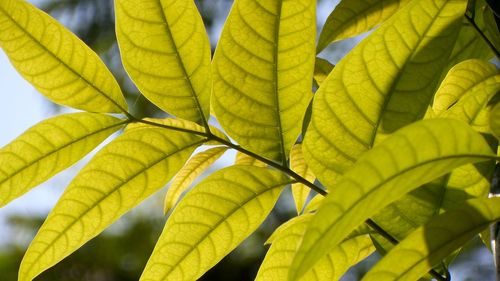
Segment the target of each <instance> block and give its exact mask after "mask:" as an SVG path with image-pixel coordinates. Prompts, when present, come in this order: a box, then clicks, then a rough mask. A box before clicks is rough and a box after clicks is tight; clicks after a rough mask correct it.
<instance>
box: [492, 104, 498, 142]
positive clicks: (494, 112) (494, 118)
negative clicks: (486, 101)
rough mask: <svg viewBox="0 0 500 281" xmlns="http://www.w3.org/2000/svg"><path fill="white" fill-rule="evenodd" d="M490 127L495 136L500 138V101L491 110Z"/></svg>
mask: <svg viewBox="0 0 500 281" xmlns="http://www.w3.org/2000/svg"><path fill="white" fill-rule="evenodd" d="M490 128H491V131H492V132H493V134H494V135H495V137H496V138H497V139H498V140H500V103H497V105H495V107H494V108H493V110H491V115H490Z"/></svg>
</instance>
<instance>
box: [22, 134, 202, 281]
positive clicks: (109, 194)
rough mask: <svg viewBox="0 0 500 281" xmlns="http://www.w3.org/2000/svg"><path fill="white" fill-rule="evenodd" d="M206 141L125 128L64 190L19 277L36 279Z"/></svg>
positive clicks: (162, 182)
mask: <svg viewBox="0 0 500 281" xmlns="http://www.w3.org/2000/svg"><path fill="white" fill-rule="evenodd" d="M202 143H203V139H202V138H200V137H197V136H194V135H191V134H186V133H181V132H174V131H171V130H166V129H164V128H157V127H139V128H132V129H129V130H126V131H125V133H124V134H123V135H121V136H120V137H118V138H117V139H115V140H114V141H113V142H111V143H110V144H108V145H107V146H105V147H104V148H103V149H102V150H101V151H99V152H98V153H97V154H96V155H95V157H94V158H93V159H92V160H91V161H90V162H89V163H88V164H87V166H85V167H84V168H83V169H82V170H81V171H80V173H79V174H78V175H77V176H76V178H75V179H74V180H73V181H72V182H71V183H70V185H69V186H68V188H67V189H66V190H65V192H64V194H63V195H62V197H61V198H60V199H59V201H58V203H57V205H56V206H55V207H54V208H53V209H52V211H51V212H50V214H49V216H48V217H47V219H46V220H45V222H44V224H43V225H42V227H41V228H40V230H39V231H38V233H37V235H36V237H35V238H34V240H33V241H32V242H31V245H30V246H29V248H28V250H27V252H26V254H25V256H24V258H23V261H22V263H21V268H20V271H19V280H20V281H28V280H32V279H33V278H34V277H36V276H37V275H38V274H40V273H41V272H43V271H44V270H46V269H48V268H49V267H51V266H53V265H54V264H56V263H57V262H59V261H60V260H62V259H63V258H65V257H66V256H68V255H69V254H71V253H72V252H74V251H75V250H77V249H78V248H80V247H81V246H82V245H83V244H84V243H85V242H87V241H88V240H90V239H92V238H93V237H95V236H97V235H98V234H99V233H101V232H102V231H103V230H104V229H105V228H106V227H107V226H109V225H110V224H112V223H113V222H115V221H116V220H117V219H118V218H120V217H121V216H122V215H123V214H125V213H126V212H127V211H129V210H130V209H132V208H133V207H135V206H136V205H137V204H139V203H140V202H142V201H143V200H144V199H146V198H147V197H148V196H150V195H151V194H153V193H154V192H155V191H157V190H158V189H160V188H161V187H163V186H164V185H165V184H166V183H167V182H168V181H169V180H170V179H171V178H172V177H173V176H174V175H175V173H176V172H177V171H178V170H179V169H180V168H181V167H182V166H183V164H184V163H185V162H186V160H187V159H188V158H189V156H190V155H191V153H192V152H193V151H194V150H195V149H196V147H198V146H199V145H201V144H202Z"/></svg>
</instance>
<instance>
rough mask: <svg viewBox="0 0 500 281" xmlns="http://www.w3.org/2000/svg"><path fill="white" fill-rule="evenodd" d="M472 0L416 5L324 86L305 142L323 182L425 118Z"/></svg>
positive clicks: (418, 1)
mask: <svg viewBox="0 0 500 281" xmlns="http://www.w3.org/2000/svg"><path fill="white" fill-rule="evenodd" d="M465 6H466V1H465V0H453V1H447V0H415V1H412V2H410V3H409V4H407V5H406V6H405V7H404V8H402V9H401V10H400V11H399V12H398V13H396V14H395V15H394V16H393V17H391V18H390V19H389V20H387V21H386V22H384V23H383V24H382V25H381V26H380V28H378V29H377V30H375V31H374V32H373V33H372V34H371V35H370V36H368V37H367V38H366V39H364V40H363V41H362V42H361V43H360V44H358V45H357V46H356V47H355V48H354V49H353V50H352V51H351V52H350V53H349V54H348V55H346V56H345V57H344V58H343V59H342V60H341V61H340V62H339V63H338V64H337V65H336V66H335V68H334V69H333V71H332V73H331V74H330V75H329V76H328V77H327V78H326V80H325V81H324V82H323V84H321V87H320V88H319V90H318V91H317V92H316V95H315V97H314V102H313V114H312V118H311V122H310V124H309V127H308V129H307V134H306V136H305V139H304V143H303V152H304V157H305V159H306V161H307V163H308V164H309V166H310V167H311V169H312V170H313V171H314V174H315V175H316V176H317V177H318V179H319V180H320V181H321V183H322V184H323V185H325V186H327V187H331V186H333V185H335V182H336V181H337V179H338V177H339V176H340V175H341V174H343V173H344V172H346V170H347V169H349V168H350V167H351V166H352V165H353V164H354V162H356V160H357V159H358V157H359V156H360V155H361V154H362V153H364V152H365V151H367V150H369V149H371V148H372V147H373V146H374V145H375V144H376V143H378V142H380V141H381V140H382V139H383V138H385V137H387V135H389V134H391V133H393V132H394V131H396V130H397V129H399V128H401V127H403V126H405V125H408V124H410V123H412V122H414V121H416V120H418V119H421V118H422V117H423V115H424V113H425V111H426V110H427V107H428V105H429V103H430V101H431V99H432V95H433V94H434V91H435V87H436V83H437V79H436V75H438V76H439V75H440V74H441V67H444V66H445V65H446V63H447V58H448V57H449V54H450V52H451V48H452V47H453V44H454V42H455V39H456V36H457V34H458V32H459V29H460V20H461V19H462V17H463V13H464V10H465Z"/></svg>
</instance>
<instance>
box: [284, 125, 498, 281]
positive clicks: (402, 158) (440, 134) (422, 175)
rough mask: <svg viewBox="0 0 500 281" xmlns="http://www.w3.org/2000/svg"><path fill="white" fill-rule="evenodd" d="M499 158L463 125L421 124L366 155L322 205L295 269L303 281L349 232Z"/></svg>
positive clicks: (388, 140) (406, 129)
mask: <svg viewBox="0 0 500 281" xmlns="http://www.w3.org/2000/svg"><path fill="white" fill-rule="evenodd" d="M493 158H495V155H494V154H492V152H491V150H490V148H489V146H488V144H487V143H486V142H485V140H484V139H483V137H482V136H481V135H480V134H478V133H477V132H475V131H473V130H472V129H471V128H470V127H469V126H468V125H466V124H464V123H463V122H460V121H456V120H453V119H430V120H424V121H419V122H416V123H414V124H412V125H409V126H407V127H405V128H403V129H401V130H399V131H398V132H396V133H394V134H392V135H391V136H389V137H387V138H386V139H385V140H384V141H383V142H382V143H380V144H379V145H377V146H376V147H374V148H373V149H372V150H370V151H368V152H366V153H365V154H364V156H363V157H362V158H361V159H359V160H358V162H357V163H356V165H354V166H353V167H352V168H351V169H350V170H349V171H348V172H347V173H346V174H345V175H344V176H343V177H342V178H341V179H340V180H339V182H338V183H337V184H336V185H335V188H334V189H330V193H329V195H327V196H326V199H325V200H323V202H322V204H321V206H320V208H319V209H318V211H317V212H316V215H315V216H314V218H313V219H312V221H311V223H310V224H309V227H308V230H307V232H306V234H305V236H304V239H303V241H302V244H301V246H300V248H299V250H298V252H297V255H296V256H295V259H294V262H293V266H292V268H291V274H290V276H291V277H292V278H291V280H298V279H299V277H300V276H302V275H304V274H305V273H306V272H307V270H308V269H309V268H311V267H312V266H313V265H314V264H315V263H316V262H317V261H318V260H319V259H321V258H322V257H323V256H324V255H325V254H326V253H328V252H329V251H330V250H331V249H333V248H334V247H336V246H337V245H338V243H340V242H341V241H342V240H343V239H344V238H345V236H346V235H347V234H349V232H350V231H352V230H353V229H354V228H356V227H357V226H359V225H360V224H361V223H363V222H364V221H365V220H366V219H368V218H370V217H371V216H372V215H374V214H376V213H378V211H380V210H382V209H383V208H384V207H386V206H388V205H389V204H391V203H392V202H394V201H396V200H398V199H399V198H401V197H402V196H403V195H405V194H406V193H408V192H410V191H412V190H414V189H415V188H417V187H419V186H421V185H422V184H424V183H426V182H429V181H431V180H433V179H435V178H437V177H439V176H442V175H444V174H446V173H448V172H450V171H452V170H453V169H454V168H457V167H460V166H462V165H464V164H468V163H473V162H479V161H485V160H488V159H493Z"/></svg>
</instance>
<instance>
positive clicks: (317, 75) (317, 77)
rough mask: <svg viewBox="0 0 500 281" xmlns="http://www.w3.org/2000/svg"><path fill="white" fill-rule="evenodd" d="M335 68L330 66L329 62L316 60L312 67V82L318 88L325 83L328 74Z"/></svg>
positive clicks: (320, 59)
mask: <svg viewBox="0 0 500 281" xmlns="http://www.w3.org/2000/svg"><path fill="white" fill-rule="evenodd" d="M334 67H335V66H334V65H333V64H331V63H330V62H329V61H327V60H325V59H322V58H316V63H315V65H314V77H313V78H314V82H316V84H317V85H318V87H319V86H320V85H321V83H323V81H325V79H326V77H327V76H328V74H330V72H332V70H333V68H334Z"/></svg>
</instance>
